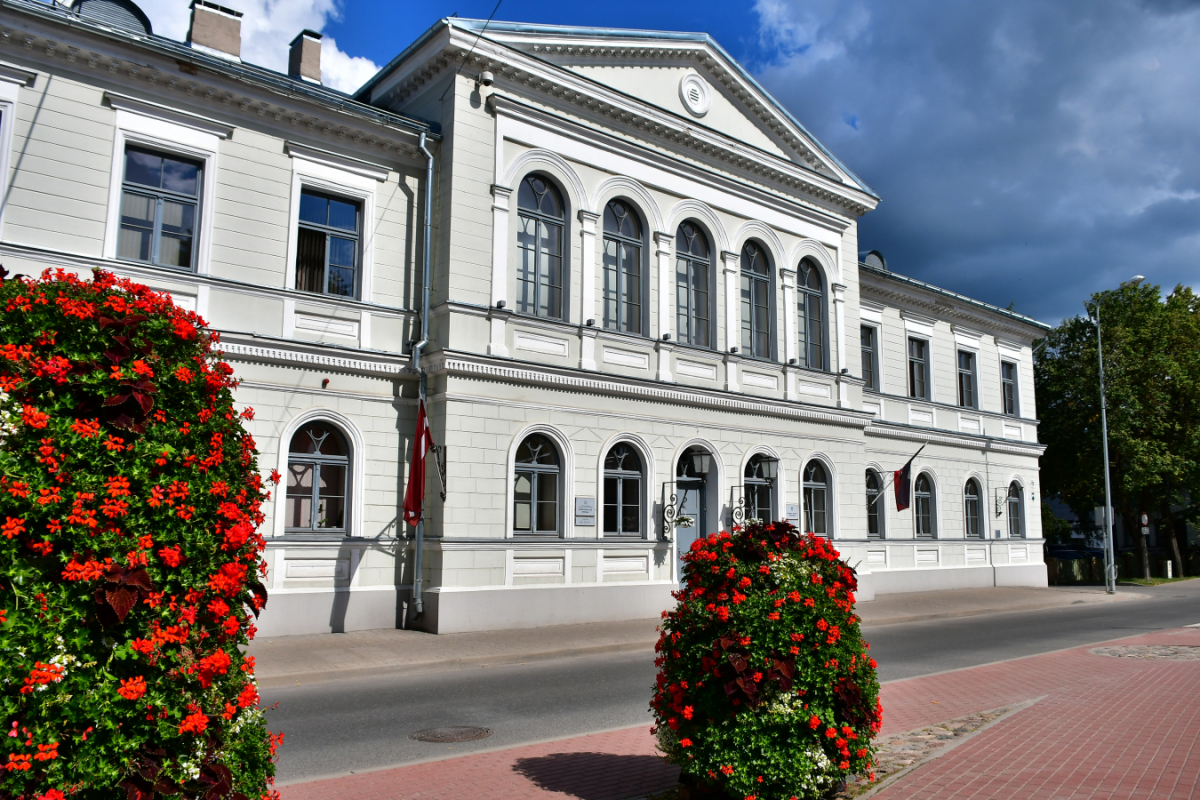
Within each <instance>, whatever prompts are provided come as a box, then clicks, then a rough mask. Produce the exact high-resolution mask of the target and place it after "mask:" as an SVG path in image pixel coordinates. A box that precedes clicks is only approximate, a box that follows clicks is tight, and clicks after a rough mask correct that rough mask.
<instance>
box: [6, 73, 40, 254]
mask: <svg viewBox="0 0 1200 800" xmlns="http://www.w3.org/2000/svg"><path fill="white" fill-rule="evenodd" d="M36 83H37V73H36V72H32V71H30V70H26V69H21V68H20V67H17V66H15V65H13V64H0V237H3V234H4V216H5V213H4V212H5V211H6V210H7V208H8V200H9V194H8V188H9V180H10V177H11V175H10V173H9V162H10V159H11V157H12V144H13V131H14V130H15V121H16V114H17V106H18V105H19V104H20V101H21V88H22V87H28V88H33V86H34V84H36Z"/></svg>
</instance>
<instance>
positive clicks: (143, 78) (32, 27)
mask: <svg viewBox="0 0 1200 800" xmlns="http://www.w3.org/2000/svg"><path fill="white" fill-rule="evenodd" d="M0 10H3V11H6V12H12V13H8V14H6V15H5V17H4V19H3V21H2V22H0V53H4V52H8V53H9V54H10V55H11V57H13V58H20V59H21V60H23V61H33V62H36V63H37V64H38V65H39V66H42V68H43V69H45V70H46V71H61V70H63V69H64V68H65V69H68V70H72V71H76V72H80V73H84V74H86V73H87V72H89V71H92V70H94V71H96V72H100V73H107V77H108V80H110V81H112V82H113V83H117V82H120V83H122V84H126V85H129V86H131V87H133V86H136V87H138V88H139V89H140V90H142V91H146V90H151V91H153V92H155V93H156V94H159V95H164V94H165V92H164V90H165V91H166V92H178V93H179V95H178V96H179V97H180V100H181V101H182V103H181V105H183V104H186V105H188V106H191V107H193V108H194V107H203V106H202V103H201V102H200V101H206V102H208V103H213V104H215V105H218V106H219V107H220V110H221V113H223V114H229V113H236V112H240V113H241V114H251V115H254V116H257V117H270V118H273V119H274V120H275V121H276V122H281V121H286V122H288V123H290V124H291V125H295V126H300V125H303V126H304V127H305V128H306V129H307V130H309V131H312V132H314V133H321V134H324V135H329V136H335V137H337V138H339V139H342V140H349V141H350V142H353V143H355V144H357V145H359V146H360V147H362V146H365V147H367V148H371V149H375V148H378V150H381V151H383V152H389V151H395V152H396V153H397V154H403V155H405V156H407V157H409V158H414V159H415V158H418V157H419V153H418V151H417V150H416V139H417V137H418V136H419V135H420V133H421V132H426V133H427V134H428V135H429V136H430V138H432V139H435V140H436V139H440V136H438V135H437V134H436V133H434V132H432V131H431V129H430V127H429V126H428V125H427V124H425V123H422V122H418V121H415V120H412V119H409V118H407V117H404V116H401V115H398V114H393V113H390V112H387V111H384V110H382V109H378V108H374V107H372V106H369V105H367V104H364V103H360V102H358V101H356V100H353V99H351V98H349V97H347V96H346V95H344V94H342V93H341V92H336V91H334V90H332V89H328V88H325V87H320V86H313V85H310V84H307V83H304V82H302V81H296V80H293V79H291V78H288V77H287V76H286V75H281V74H279V73H275V72H272V71H270V70H266V69H263V68H261V67H255V66H253V65H247V64H235V63H232V62H229V61H227V60H225V59H220V58H217V57H215V56H211V55H208V54H206V53H203V52H201V51H198V50H194V49H192V48H190V47H187V46H186V45H184V44H183V43H181V42H175V41H174V40H171V39H165V38H162V37H157V36H152V37H145V36H138V35H135V34H132V33H129V32H126V31H120V30H116V29H112V28H108V27H106V26H103V25H99V24H96V23H94V22H91V21H89V20H84V19H80V18H79V17H76V16H74V15H72V14H69V13H67V12H65V11H63V10H61V9H56V8H53V7H51V6H46V5H44V4H42V3H34V2H26V1H25V0H0ZM55 62H58V63H59V64H60V65H61V66H58V67H54V66H53V64H54V63H55ZM166 97H170V95H166ZM214 110H216V109H214ZM343 146H344V145H343Z"/></svg>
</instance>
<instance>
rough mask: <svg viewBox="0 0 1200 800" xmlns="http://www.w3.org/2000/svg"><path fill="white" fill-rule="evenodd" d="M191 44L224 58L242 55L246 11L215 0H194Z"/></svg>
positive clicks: (238, 58)
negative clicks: (243, 23) (218, 3)
mask: <svg viewBox="0 0 1200 800" xmlns="http://www.w3.org/2000/svg"><path fill="white" fill-rule="evenodd" d="M187 40H188V44H189V45H190V46H192V47H194V48H195V49H197V50H203V51H204V52H206V53H211V54H212V55H215V56H220V57H221V58H232V59H235V60H237V61H241V60H242V58H241V56H242V12H240V11H234V10H233V9H232V8H226V7H225V6H219V5H217V4H216V3H213V2H211V0H192V26H191V28H189V29H188V38H187Z"/></svg>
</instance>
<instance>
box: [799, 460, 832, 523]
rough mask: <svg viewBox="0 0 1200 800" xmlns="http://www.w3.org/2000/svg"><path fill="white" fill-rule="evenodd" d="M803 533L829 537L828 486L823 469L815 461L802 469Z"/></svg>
mask: <svg viewBox="0 0 1200 800" xmlns="http://www.w3.org/2000/svg"><path fill="white" fill-rule="evenodd" d="M804 531H805V533H813V534H816V535H817V536H828V535H829V485H828V483H827V481H826V479H825V468H824V467H823V466H821V464H820V463H819V462H816V461H810V462H809V464H808V466H807V467H805V468H804Z"/></svg>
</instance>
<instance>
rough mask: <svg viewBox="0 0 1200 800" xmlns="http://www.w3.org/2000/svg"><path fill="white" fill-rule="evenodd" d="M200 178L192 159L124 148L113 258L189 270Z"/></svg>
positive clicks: (192, 265)
mask: <svg viewBox="0 0 1200 800" xmlns="http://www.w3.org/2000/svg"><path fill="white" fill-rule="evenodd" d="M202 181H203V169H202V168H201V166H200V164H199V163H198V162H195V161H189V160H186V159H181V158H175V157H174V156H169V155H163V154H162V153H155V152H153V151H151V150H144V149H142V148H140V147H126V148H125V176H124V180H123V182H122V184H121V220H120V229H119V233H118V235H117V258H123V259H128V260H130V261H141V262H144V263H147V264H157V265H159V266H163V267H174V268H176V269H192V268H193V267H194V265H195V262H196V258H195V251H196V230H197V222H198V221H199V216H200V188H201V183H202Z"/></svg>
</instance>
